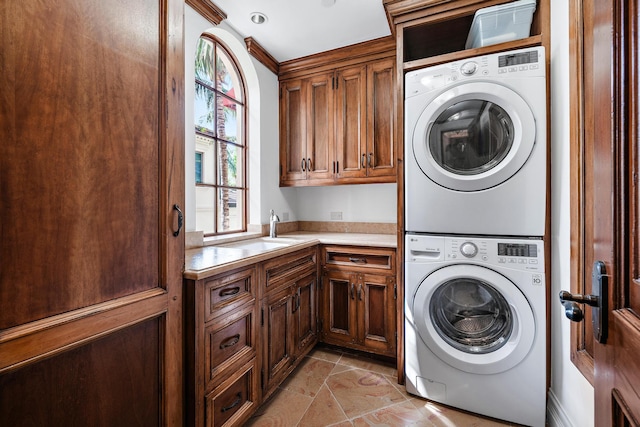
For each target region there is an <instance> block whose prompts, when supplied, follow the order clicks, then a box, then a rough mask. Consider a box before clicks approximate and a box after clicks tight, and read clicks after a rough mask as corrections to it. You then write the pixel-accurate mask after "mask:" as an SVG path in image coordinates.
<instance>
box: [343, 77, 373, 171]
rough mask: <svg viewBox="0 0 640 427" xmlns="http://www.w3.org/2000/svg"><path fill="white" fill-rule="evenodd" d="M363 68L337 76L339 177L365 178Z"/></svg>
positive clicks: (365, 81)
mask: <svg viewBox="0 0 640 427" xmlns="http://www.w3.org/2000/svg"><path fill="white" fill-rule="evenodd" d="M366 93H367V74H366V66H357V67H352V68H347V69H343V70H339V71H338V72H337V73H336V115H337V117H336V153H337V154H336V158H337V160H338V161H339V162H340V164H339V168H338V177H339V178H347V177H359V176H365V175H366V168H365V166H364V164H365V163H364V162H363V160H364V159H363V157H362V155H363V154H365V151H366V148H365V144H366V114H367V110H366V109H367V98H366Z"/></svg>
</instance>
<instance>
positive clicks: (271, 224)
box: [269, 209, 280, 237]
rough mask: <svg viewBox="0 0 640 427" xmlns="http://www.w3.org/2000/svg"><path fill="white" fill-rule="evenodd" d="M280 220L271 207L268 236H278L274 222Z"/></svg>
mask: <svg viewBox="0 0 640 427" xmlns="http://www.w3.org/2000/svg"><path fill="white" fill-rule="evenodd" d="M278 222H280V218H278V215H276V213H275V212H274V211H273V209H271V218H269V237H278V232H277V231H276V223H278Z"/></svg>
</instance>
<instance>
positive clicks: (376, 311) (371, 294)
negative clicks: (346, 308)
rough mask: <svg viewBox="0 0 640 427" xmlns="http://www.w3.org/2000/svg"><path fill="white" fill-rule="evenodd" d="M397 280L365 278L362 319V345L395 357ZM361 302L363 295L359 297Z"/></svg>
mask: <svg viewBox="0 0 640 427" xmlns="http://www.w3.org/2000/svg"><path fill="white" fill-rule="evenodd" d="M394 282H395V279H394V278H393V277H384V276H376V275H370V274H365V275H364V276H363V278H362V280H361V283H362V286H363V294H362V300H361V301H359V304H360V305H359V311H358V315H359V317H360V321H359V322H358V323H359V325H361V327H362V330H361V331H360V332H359V336H360V337H361V338H360V339H361V340H362V343H363V344H364V345H365V346H366V347H368V348H371V349H375V350H377V351H378V352H382V353H388V354H393V355H395V331H396V328H395V324H396V321H395V318H396V316H395V314H396V313H395V300H394V291H393V284H394ZM359 298H360V294H359Z"/></svg>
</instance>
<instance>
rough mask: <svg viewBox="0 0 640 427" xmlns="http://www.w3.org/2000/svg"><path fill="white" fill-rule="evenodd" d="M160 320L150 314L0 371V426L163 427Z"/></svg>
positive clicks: (161, 331) (161, 327)
mask: <svg viewBox="0 0 640 427" xmlns="http://www.w3.org/2000/svg"><path fill="white" fill-rule="evenodd" d="M163 323H164V321H163V319H162V318H152V319H149V320H146V321H143V322H140V323H137V324H135V325H132V326H130V327H128V328H125V329H121V330H119V331H116V332H114V333H112V334H109V335H107V336H105V337H104V338H101V339H98V340H96V341H92V342H90V343H88V344H85V345H82V346H80V347H77V348H74V349H72V350H69V351H66V352H64V353H60V354H58V355H56V356H54V357H52V358H48V359H44V360H42V361H40V362H37V363H32V364H30V365H28V366H25V367H22V368H20V369H16V370H14V371H11V372H9V373H6V374H4V375H0V425H3V426H15V427H19V426H35V425H40V426H45V425H50V426H88V425H91V426H105V427H108V426H125V425H133V424H135V425H139V426H158V425H161V424H162V416H161V414H162V411H161V410H160V408H161V401H160V389H161V385H160V384H161V378H162V365H161V360H162V355H161V353H159V352H158V349H160V348H161V337H162V334H163V330H162V329H163ZM141 354H144V355H145V357H144V359H143V360H141V359H140V357H139V355H141ZM17 396H19V398H16V397H17ZM133 420H136V421H135V422H134V421H133Z"/></svg>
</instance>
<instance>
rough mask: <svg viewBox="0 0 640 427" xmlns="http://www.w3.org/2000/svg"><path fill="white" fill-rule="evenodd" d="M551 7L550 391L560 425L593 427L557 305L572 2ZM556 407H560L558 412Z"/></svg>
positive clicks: (566, 281) (566, 217)
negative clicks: (570, 4)
mask: <svg viewBox="0 0 640 427" xmlns="http://www.w3.org/2000/svg"><path fill="white" fill-rule="evenodd" d="M550 3H551V392H550V406H551V409H552V410H557V411H559V414H558V416H559V420H550V425H551V426H554V425H569V426H571V425H573V426H580V427H589V426H593V424H594V421H593V415H594V396H593V387H591V384H589V382H588V381H587V380H586V379H585V378H584V377H583V376H582V374H581V373H580V372H579V371H578V369H577V368H576V367H575V366H574V365H573V363H572V362H571V360H570V354H571V346H570V342H571V334H570V321H569V320H568V319H567V318H565V317H564V310H563V307H562V305H561V304H560V302H559V300H558V297H557V295H558V293H559V292H560V290H561V289H566V290H568V289H569V288H570V286H571V282H570V280H571V278H570V271H569V267H570V206H569V201H570V198H569V192H570V190H569V176H570V175H569V174H570V170H569V167H570V165H569V160H570V158H569V0H553V1H551V2H550ZM554 406H557V407H555V408H554Z"/></svg>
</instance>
